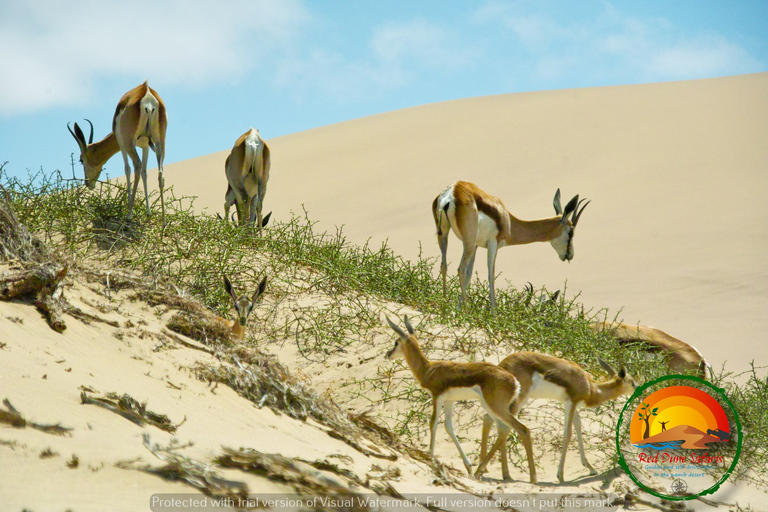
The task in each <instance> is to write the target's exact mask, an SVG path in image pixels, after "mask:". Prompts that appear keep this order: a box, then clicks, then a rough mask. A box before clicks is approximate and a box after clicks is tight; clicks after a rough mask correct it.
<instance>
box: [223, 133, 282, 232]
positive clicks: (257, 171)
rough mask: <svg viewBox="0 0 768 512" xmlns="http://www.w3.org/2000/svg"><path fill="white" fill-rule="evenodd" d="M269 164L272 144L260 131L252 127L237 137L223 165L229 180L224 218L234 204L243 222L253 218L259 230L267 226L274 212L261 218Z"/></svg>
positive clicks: (227, 216) (241, 223)
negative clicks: (268, 143) (268, 142)
mask: <svg viewBox="0 0 768 512" xmlns="http://www.w3.org/2000/svg"><path fill="white" fill-rule="evenodd" d="M269 166H270V157H269V146H267V143H266V142H264V140H263V139H262V138H261V135H259V131H258V130H256V129H254V128H251V129H250V130H248V131H247V132H245V133H244V134H242V135H241V136H240V137H239V138H238V139H237V141H236V142H235V145H234V147H232V151H231V152H230V153H229V156H228V157H227V161H226V162H225V164H224V170H225V172H226V174H227V183H228V184H227V193H226V194H225V196H224V218H225V219H227V218H229V207H230V206H232V205H233V204H234V205H235V208H236V209H237V220H238V223H239V224H240V225H244V224H245V223H246V222H248V223H251V224H252V223H253V222H254V221H256V227H257V228H258V229H261V228H262V227H264V226H266V225H267V222H269V216H270V215H271V212H270V213H268V214H267V216H266V217H265V218H263V219H262V216H261V209H262V206H263V205H264V196H265V195H266V194H267V182H268V181H269Z"/></svg>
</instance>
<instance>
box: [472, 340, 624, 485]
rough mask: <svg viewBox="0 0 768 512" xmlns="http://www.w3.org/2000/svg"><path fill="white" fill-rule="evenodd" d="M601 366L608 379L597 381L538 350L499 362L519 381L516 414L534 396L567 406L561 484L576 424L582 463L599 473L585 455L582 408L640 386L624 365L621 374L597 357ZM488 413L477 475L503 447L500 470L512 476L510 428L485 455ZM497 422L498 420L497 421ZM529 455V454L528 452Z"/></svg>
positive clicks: (573, 365)
mask: <svg viewBox="0 0 768 512" xmlns="http://www.w3.org/2000/svg"><path fill="white" fill-rule="evenodd" d="M598 361H599V363H600V366H601V367H602V368H603V369H604V370H605V371H606V372H608V375H609V376H610V378H609V380H606V381H602V382H596V381H594V380H593V379H592V377H590V376H589V374H588V373H587V372H586V371H584V370H583V369H582V368H581V367H580V366H579V365H577V364H576V363H574V362H572V361H568V360H566V359H560V358H558V357H554V356H550V355H547V354H540V353H538V352H516V353H514V354H512V355H510V356H507V357H506V358H505V359H504V360H503V361H501V362H500V363H499V368H503V369H504V370H506V371H507V372H509V373H510V374H511V375H514V376H515V378H516V379H517V381H518V382H519V383H520V393H519V395H518V397H517V399H516V400H515V403H514V404H512V406H511V408H510V412H511V413H512V415H513V416H517V414H518V413H519V412H520V409H522V408H523V407H524V406H525V404H526V403H527V402H528V400H531V399H534V398H548V399H552V400H557V401H558V402H560V403H562V404H563V407H564V409H565V425H564V433H563V448H562V452H561V453H560V465H559V466H558V468H557V479H558V480H559V481H560V482H561V483H562V482H563V481H564V479H563V468H564V466H565V454H566V452H567V450H568V444H569V443H570V440H571V425H572V424H573V425H574V426H575V427H576V439H577V440H578V442H579V454H580V455H581V463H582V464H583V465H584V467H585V468H587V469H589V473H590V474H591V475H594V474H596V473H597V472H596V471H595V469H594V468H593V467H592V466H591V465H590V464H589V462H588V461H587V457H586V455H585V454H584V443H583V441H582V436H581V418H580V417H579V411H578V410H579V409H580V408H583V407H596V406H598V405H600V404H602V403H605V402H607V401H609V400H613V399H614V398H618V397H620V396H621V395H626V394H630V393H632V392H633V391H634V390H635V388H636V387H637V385H636V384H635V381H634V379H633V378H632V377H631V376H630V375H629V374H628V373H627V370H626V369H625V368H624V367H623V366H622V367H621V369H620V370H619V371H618V373H617V372H616V371H615V370H614V369H613V368H612V367H611V366H610V365H609V364H608V363H606V362H605V361H603V360H602V359H598ZM494 419H495V418H491V417H490V416H488V415H486V416H485V419H484V421H483V435H482V441H481V447H480V464H479V466H478V467H477V473H476V476H479V475H480V474H481V473H483V472H484V471H485V468H486V467H487V465H488V462H489V461H490V460H491V457H493V454H494V453H495V452H496V450H498V449H501V471H502V475H503V476H504V478H505V479H509V468H508V467H507V443H506V440H507V437H508V434H509V430H508V429H506V431H505V430H504V429H502V428H501V427H500V428H499V431H500V433H499V439H498V440H497V441H496V443H495V444H494V445H493V447H492V448H491V451H490V452H488V453H487V454H486V448H487V445H488V434H489V433H490V431H491V426H492V425H493V420H494ZM497 423H498V421H497ZM523 443H525V445H526V446H525V451H526V453H530V447H529V444H530V438H529V439H528V440H526V439H523ZM528 457H529V458H530V455H528Z"/></svg>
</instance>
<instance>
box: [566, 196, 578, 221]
mask: <svg viewBox="0 0 768 512" xmlns="http://www.w3.org/2000/svg"><path fill="white" fill-rule="evenodd" d="M578 204H579V194H576V195H575V196H573V199H571V200H570V201H568V204H567V205H565V210H564V211H563V221H565V220H567V218H568V216H569V215H570V214H571V213H572V212H573V211H574V210H576V205H578Z"/></svg>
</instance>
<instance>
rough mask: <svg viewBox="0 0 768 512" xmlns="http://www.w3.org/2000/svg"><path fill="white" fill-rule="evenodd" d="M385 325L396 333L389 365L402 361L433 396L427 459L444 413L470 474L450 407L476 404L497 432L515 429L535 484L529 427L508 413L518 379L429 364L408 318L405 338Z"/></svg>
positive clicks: (474, 367) (480, 367) (476, 366)
mask: <svg viewBox="0 0 768 512" xmlns="http://www.w3.org/2000/svg"><path fill="white" fill-rule="evenodd" d="M387 323H388V324H389V326H390V327H391V328H392V329H393V330H394V331H395V332H396V333H397V335H398V336H399V339H398V340H396V341H395V346H394V348H392V349H391V350H390V351H388V352H387V354H386V356H385V357H386V358H387V359H388V360H390V361H392V360H395V359H401V358H405V361H406V363H407V364H408V366H409V367H410V369H411V372H413V376H414V377H416V380H417V381H418V382H419V385H420V386H421V387H422V388H424V389H426V390H427V392H429V394H430V395H431V396H432V418H431V420H430V423H429V427H430V439H429V454H430V456H432V457H434V456H435V436H436V434H437V425H438V421H439V417H440V413H441V411H442V410H443V409H445V430H446V432H448V435H449V436H451V439H452V440H453V442H454V444H455V445H456V448H458V450H459V454H460V455H461V459H462V461H463V462H464V467H465V468H466V469H467V472H468V473H469V474H470V475H471V474H472V465H471V464H470V463H469V459H468V458H467V456H466V455H465V454H464V450H463V449H462V448H461V444H460V443H459V440H458V438H457V437H456V434H455V433H454V432H453V403H454V402H455V401H457V400H479V401H480V405H482V406H483V409H485V411H486V413H487V414H488V415H489V416H490V417H492V418H493V419H494V420H496V422H497V424H498V425H500V429H506V432H507V433H509V431H510V430H511V429H515V431H516V432H517V433H518V434H519V435H520V438H521V439H522V440H523V443H524V444H525V450H526V453H527V454H528V467H529V469H530V473H531V482H532V483H536V467H535V466H534V464H533V452H532V450H531V437H530V432H529V430H528V427H526V426H525V425H523V424H522V423H521V422H520V421H518V419H517V418H516V417H515V416H514V415H513V414H512V413H511V412H510V406H511V405H512V403H513V402H514V401H515V399H516V398H517V396H518V393H519V392H520V384H519V383H518V382H517V379H515V377H514V376H513V375H511V374H510V373H508V372H506V371H505V370H504V369H502V368H500V367H498V366H496V365H495V364H491V363H484V362H474V363H459V362H455V361H429V360H428V359H427V358H426V356H424V353H423V352H422V351H421V348H419V342H418V341H417V339H416V336H415V335H414V330H413V327H412V326H411V323H410V321H409V320H408V317H407V316H406V317H405V327H406V328H407V329H408V334H406V333H405V332H403V330H402V329H400V327H398V326H397V325H395V324H394V323H392V321H391V320H390V319H389V318H387Z"/></svg>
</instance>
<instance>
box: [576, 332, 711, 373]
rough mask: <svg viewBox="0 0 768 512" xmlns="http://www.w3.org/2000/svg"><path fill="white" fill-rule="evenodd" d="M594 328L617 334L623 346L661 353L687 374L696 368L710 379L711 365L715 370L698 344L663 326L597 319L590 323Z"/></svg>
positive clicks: (670, 364) (672, 366)
mask: <svg viewBox="0 0 768 512" xmlns="http://www.w3.org/2000/svg"><path fill="white" fill-rule="evenodd" d="M590 327H591V328H592V330H594V331H596V332H601V331H606V332H608V333H613V334H614V335H615V336H616V339H617V340H618V342H619V343H620V344H621V345H624V346H627V347H632V348H633V349H639V350H642V351H645V352H647V353H649V354H654V353H659V352H661V353H662V355H663V356H664V358H665V359H666V361H667V365H669V369H670V370H672V371H675V372H683V373H685V372H691V371H695V372H696V375H697V376H699V377H701V378H702V379H706V378H707V368H709V369H710V371H711V367H710V366H709V364H707V361H706V360H705V359H704V356H702V355H701V353H700V352H699V351H698V350H696V348H695V347H692V346H691V345H689V344H687V343H686V342H684V341H682V340H679V339H677V338H675V337H673V336H670V335H669V334H667V333H666V332H664V331H662V330H661V329H656V328H654V327H646V326H644V325H628V324H623V323H611V322H596V323H593V324H590Z"/></svg>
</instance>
